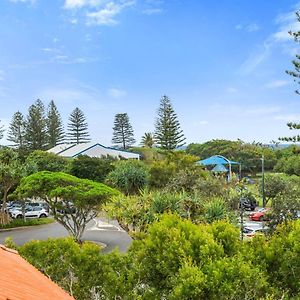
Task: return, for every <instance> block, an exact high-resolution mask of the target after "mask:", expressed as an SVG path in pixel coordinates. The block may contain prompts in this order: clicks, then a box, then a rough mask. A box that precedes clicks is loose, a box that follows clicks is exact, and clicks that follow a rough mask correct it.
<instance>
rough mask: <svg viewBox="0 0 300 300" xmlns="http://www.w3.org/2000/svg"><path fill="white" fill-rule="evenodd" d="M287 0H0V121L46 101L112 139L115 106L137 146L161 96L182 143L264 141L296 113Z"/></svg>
mask: <svg viewBox="0 0 300 300" xmlns="http://www.w3.org/2000/svg"><path fill="white" fill-rule="evenodd" d="M297 9H300V3H299V2H298V1H295V0H294V1H292V0H284V1H283V0H264V1H262V0H219V1H211V0H201V1H200V0H51V1H49V0H0V107H1V109H0V120H1V122H2V124H4V125H5V126H6V128H7V127H8V125H9V123H10V121H11V117H12V115H13V113H14V112H16V111H21V112H22V113H23V114H24V115H26V114H27V111H28V107H29V106H30V105H31V104H32V103H33V102H34V101H35V100H36V99H41V100H42V101H43V102H44V103H45V105H46V106H47V104H48V103H49V101H50V100H52V99H53V100H54V101H55V103H56V105H57V107H58V109H59V111H60V113H61V115H62V118H63V121H64V124H65V125H66V124H67V122H68V118H69V115H70V113H71V111H72V110H73V109H74V108H75V107H79V108H81V109H82V110H83V112H84V113H85V116H86V118H87V121H88V124H89V131H90V134H91V137H92V139H93V141H96V142H99V143H102V144H104V145H107V146H109V145H111V139H112V127H113V121H114V116H115V114H117V113H124V112H126V113H127V114H128V115H129V118H130V121H131V124H132V126H133V129H134V133H135V138H136V140H137V144H139V142H140V139H141V136H142V135H143V134H144V133H145V132H153V131H154V124H155V118H156V113H157V109H158V107H159V101H160V98H161V97H162V96H163V95H167V96H169V98H170V99H171V101H172V104H173V107H174V110H175V112H176V113H177V115H178V119H179V121H180V124H181V127H182V129H183V131H184V134H185V137H186V143H187V144H189V143H192V142H194V143H196V142H200V143H201V142H205V141H208V140H211V139H217V138H222V139H232V140H236V139H241V140H243V141H246V142H252V141H260V142H264V143H268V142H270V141H271V140H278V137H281V136H287V135H291V134H292V132H291V131H290V130H289V129H288V127H287V126H286V123H287V122H289V121H292V122H295V121H296V122H299V121H300V105H299V101H300V96H298V95H296V94H295V92H294V91H295V89H297V84H295V83H294V82H293V79H292V78H291V77H290V76H288V75H287V74H286V73H285V70H290V69H292V64H291V60H292V59H293V58H294V55H295V54H296V53H299V43H298V44H297V43H296V42H295V41H293V39H292V38H291V37H290V36H289V34H288V31H290V30H300V23H299V22H297V20H296V16H295V11H296V10H297ZM2 143H4V144H5V143H6V142H5V138H4V140H3V141H2Z"/></svg>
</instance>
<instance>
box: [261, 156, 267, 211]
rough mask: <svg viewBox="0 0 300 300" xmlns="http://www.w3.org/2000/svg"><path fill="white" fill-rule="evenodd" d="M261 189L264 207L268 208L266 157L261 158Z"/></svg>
mask: <svg viewBox="0 0 300 300" xmlns="http://www.w3.org/2000/svg"><path fill="white" fill-rule="evenodd" d="M261 189H262V191H261V192H262V200H263V207H266V196H265V157H264V155H263V154H262V156H261Z"/></svg>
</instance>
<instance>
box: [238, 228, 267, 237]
mask: <svg viewBox="0 0 300 300" xmlns="http://www.w3.org/2000/svg"><path fill="white" fill-rule="evenodd" d="M268 229H269V227H244V228H243V234H244V237H247V238H252V237H254V236H255V235H256V234H265V233H266V232H267V231H268Z"/></svg>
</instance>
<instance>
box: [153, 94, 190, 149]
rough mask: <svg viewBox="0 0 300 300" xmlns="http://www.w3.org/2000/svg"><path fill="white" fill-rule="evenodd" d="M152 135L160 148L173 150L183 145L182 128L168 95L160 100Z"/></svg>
mask: <svg viewBox="0 0 300 300" xmlns="http://www.w3.org/2000/svg"><path fill="white" fill-rule="evenodd" d="M154 137H155V142H156V144H157V145H158V146H159V147H160V148H162V149H167V150H173V149H175V148H177V147H180V146H182V145H184V141H185V137H184V134H183V130H181V128H180V123H179V121H178V117H177V115H176V113H175V111H174V109H173V106H172V104H171V100H170V98H169V97H168V96H163V97H162V98H161V100H160V105H159V109H158V112H157V119H156V123H155V133H154Z"/></svg>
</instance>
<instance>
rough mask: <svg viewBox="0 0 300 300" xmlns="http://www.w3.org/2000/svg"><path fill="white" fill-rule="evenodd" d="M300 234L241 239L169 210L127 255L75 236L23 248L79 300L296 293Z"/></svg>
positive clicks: (223, 225)
mask: <svg viewBox="0 0 300 300" xmlns="http://www.w3.org/2000/svg"><path fill="white" fill-rule="evenodd" d="M299 237H300V222H294V223H289V224H288V225H286V226H281V227H279V228H278V231H277V233H276V235H273V236H272V237H271V238H270V239H269V240H266V238H264V237H262V236H259V237H256V238H254V239H253V240H252V241H251V242H247V243H244V244H243V243H241V242H240V240H239V231H238V229H237V228H235V227H234V226H232V225H230V224H229V223H227V222H224V221H217V222H214V223H213V224H211V225H205V224H199V225H195V224H193V223H192V222H191V221H189V220H182V219H181V218H179V217H177V216H174V215H164V217H163V218H162V219H161V220H160V221H159V222H155V223H153V225H151V226H150V228H149V231H148V234H147V235H146V236H145V237H144V238H143V239H141V240H136V241H134V242H133V245H132V246H131V248H130V249H129V251H128V253H127V254H119V253H118V252H113V253H110V254H106V255H104V254H102V253H101V252H100V249H99V248H98V247H97V246H96V245H93V244H90V243H84V244H83V245H81V246H80V245H78V244H76V243H75V242H74V241H73V240H72V239H59V240H54V239H50V240H48V241H32V242H29V243H27V244H26V245H24V246H22V247H21V248H20V249H19V252H20V253H21V255H22V256H24V257H25V258H26V259H27V260H28V261H29V262H31V263H32V264H34V265H35V266H36V267H37V268H39V269H40V270H43V272H44V273H46V274H47V275H48V276H50V278H51V279H53V280H54V281H55V282H57V283H58V284H60V285H61V286H62V287H63V288H65V289H66V290H67V291H69V292H70V293H71V294H73V295H74V297H75V298H76V299H78V300H85V299H124V300H127V299H128V300H129V299H145V300H146V299H147V300H148V299H154V300H155V299H195V300H199V299H200V300H201V299H208V300H209V299H233V300H235V299H236V300H240V299H297V296H298V295H299V293H300V259H299V257H300V255H299V252H300V250H299V249H300V248H299V245H300V240H299Z"/></svg>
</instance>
